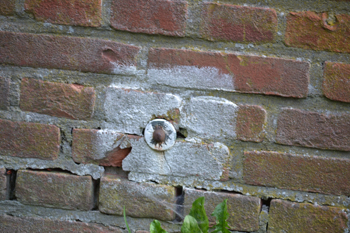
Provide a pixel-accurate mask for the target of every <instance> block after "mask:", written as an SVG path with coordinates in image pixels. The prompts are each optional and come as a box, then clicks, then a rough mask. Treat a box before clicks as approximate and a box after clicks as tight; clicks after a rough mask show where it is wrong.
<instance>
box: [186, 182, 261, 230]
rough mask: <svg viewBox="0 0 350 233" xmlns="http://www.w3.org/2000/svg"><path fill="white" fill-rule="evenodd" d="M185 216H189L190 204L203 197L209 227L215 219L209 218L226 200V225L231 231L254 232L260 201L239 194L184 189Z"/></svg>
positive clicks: (256, 228)
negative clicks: (227, 213) (227, 214)
mask: <svg viewBox="0 0 350 233" xmlns="http://www.w3.org/2000/svg"><path fill="white" fill-rule="evenodd" d="M184 191H185V201H184V206H185V214H186V215H187V214H189V212H190V209H191V207H192V203H193V202H194V201H195V200H196V199H197V198H199V197H203V196H204V197H205V205H204V207H205V211H206V213H207V216H208V218H209V223H210V225H214V224H215V217H213V216H211V214H212V213H213V211H214V209H215V207H216V206H217V205H218V204H219V203H221V202H222V201H223V200H225V199H228V200H227V210H228V212H229V217H228V220H227V222H228V224H229V228H230V229H231V230H236V231H245V232H246V231H256V230H258V229H259V213H260V205H261V203H260V199H259V198H257V197H249V196H243V195H239V194H231V193H221V192H209V191H201V190H195V189H187V188H186V189H185V190H184Z"/></svg>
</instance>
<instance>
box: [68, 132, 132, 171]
mask: <svg viewBox="0 0 350 233" xmlns="http://www.w3.org/2000/svg"><path fill="white" fill-rule="evenodd" d="M129 138H137V136H132V135H129V136H127V135H124V134H122V133H118V132H115V131H111V130H94V129H74V130H73V146H72V157H73V160H74V161H75V162H77V163H95V164H99V165H101V166H112V167H121V166H122V161H123V159H124V158H125V157H126V156H127V155H128V154H129V153H130V151H131V145H130V142H129Z"/></svg>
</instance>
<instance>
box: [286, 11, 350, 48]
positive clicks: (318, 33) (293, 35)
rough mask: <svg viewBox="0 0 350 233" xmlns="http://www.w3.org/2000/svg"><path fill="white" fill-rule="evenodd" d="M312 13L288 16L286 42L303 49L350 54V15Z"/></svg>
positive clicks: (295, 13) (296, 13) (297, 13)
mask: <svg viewBox="0 0 350 233" xmlns="http://www.w3.org/2000/svg"><path fill="white" fill-rule="evenodd" d="M327 18H328V14H327V13H326V12H323V13H315V12H311V11H305V12H292V13H290V14H289V15H288V16H287V29H286V38H285V42H286V44H287V45H288V46H293V47H299V48H303V49H313V50H327V51H332V52H341V53H344V52H345V53H346V52H347V53H349V52H350V15H346V14H340V15H335V20H332V21H329V20H328V19H327Z"/></svg>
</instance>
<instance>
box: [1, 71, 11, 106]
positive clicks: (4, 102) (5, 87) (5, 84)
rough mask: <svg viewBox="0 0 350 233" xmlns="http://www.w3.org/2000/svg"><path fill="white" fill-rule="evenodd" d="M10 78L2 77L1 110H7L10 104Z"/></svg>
mask: <svg viewBox="0 0 350 233" xmlns="http://www.w3.org/2000/svg"><path fill="white" fill-rule="evenodd" d="M9 88H10V79H8V78H2V77H0V110H6V109H7V107H8V106H9V101H8V98H9Z"/></svg>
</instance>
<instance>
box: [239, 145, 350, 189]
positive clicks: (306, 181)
mask: <svg viewBox="0 0 350 233" xmlns="http://www.w3.org/2000/svg"><path fill="white" fill-rule="evenodd" d="M244 156H245V159H244V163H243V167H244V168H243V179H244V181H245V183H247V184H251V185H259V186H269V187H276V188H281V189H292V190H300V191H307V192H317V193H325V194H334V195H345V196H349V195H350V184H349V182H348V180H349V177H350V160H348V159H339V158H322V157H316V156H315V157H307V156H302V155H291V154H284V153H278V152H269V151H262V152H245V153H244Z"/></svg>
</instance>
